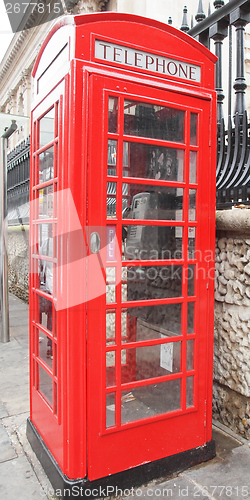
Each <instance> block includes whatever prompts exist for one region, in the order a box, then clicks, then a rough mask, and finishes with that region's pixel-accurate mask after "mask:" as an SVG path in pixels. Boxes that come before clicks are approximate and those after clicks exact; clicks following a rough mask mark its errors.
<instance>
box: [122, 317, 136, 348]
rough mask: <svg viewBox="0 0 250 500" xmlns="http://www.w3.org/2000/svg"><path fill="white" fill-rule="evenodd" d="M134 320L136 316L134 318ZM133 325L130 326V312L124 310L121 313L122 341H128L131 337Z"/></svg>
mask: <svg viewBox="0 0 250 500" xmlns="http://www.w3.org/2000/svg"><path fill="white" fill-rule="evenodd" d="M133 321H134V318H133ZM131 329H132V327H131V325H130V326H129V314H128V313H127V309H125V310H122V313H121V339H122V342H127V341H128V338H129V335H128V334H129V332H131Z"/></svg>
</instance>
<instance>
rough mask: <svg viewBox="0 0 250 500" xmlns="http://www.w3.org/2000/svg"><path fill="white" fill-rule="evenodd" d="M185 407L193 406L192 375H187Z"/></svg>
mask: <svg viewBox="0 0 250 500" xmlns="http://www.w3.org/2000/svg"><path fill="white" fill-rule="evenodd" d="M186 398H187V399H186V407H187V408H190V406H194V377H187V396H186Z"/></svg>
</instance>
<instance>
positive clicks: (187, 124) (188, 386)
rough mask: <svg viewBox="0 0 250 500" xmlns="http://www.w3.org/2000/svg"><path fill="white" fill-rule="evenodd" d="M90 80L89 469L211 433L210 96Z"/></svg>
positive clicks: (135, 459) (108, 467)
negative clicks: (207, 409)
mask: <svg viewBox="0 0 250 500" xmlns="http://www.w3.org/2000/svg"><path fill="white" fill-rule="evenodd" d="M89 89H90V93H89V95H90V101H89V110H90V112H89V117H90V118H89V120H90V123H89V127H90V135H89V145H88V147H89V155H88V225H89V227H88V228H87V233H88V235H87V236H88V238H89V240H88V241H89V261H88V278H87V287H88V288H87V298H88V302H87V358H88V359H87V380H88V387H87V408H88V410H87V419H88V424H87V428H88V437H87V439H88V444H87V446H88V477H89V479H90V480H93V479H96V478H99V477H104V476H107V475H109V474H113V473H116V472H119V471H122V470H126V469H128V468H131V467H133V466H137V465H140V464H142V463H146V462H151V461H154V460H157V459H160V458H163V457H165V456H171V455H174V454H176V453H179V452H182V451H184V450H188V449H192V448H195V447H197V446H202V445H203V444H204V443H206V442H207V441H209V440H210V439H211V435H210V433H211V414H210V410H209V412H206V402H207V401H208V402H209V405H208V406H209V407H210V406H211V386H212V385H211V384H212V370H211V366H212V347H211V346H212V335H213V331H212V327H211V325H212V316H213V314H212V309H210V307H209V303H210V301H211V298H212V294H213V291H212V290H210V287H209V286H208V276H209V272H211V269H212V262H213V251H212V250H211V248H213V242H214V236H213V224H214V220H213V216H214V215H213V214H214V198H213V197H214V192H213V189H211V188H210V178H211V177H212V174H211V169H210V168H211V165H210V162H211V154H210V145H209V134H210V130H209V126H210V125H209V123H210V122H209V116H210V113H211V110H212V103H211V101H210V100H209V98H208V97H206V96H204V97H196V96H191V95H187V94H185V91H183V90H179V91H178V90H176V88H175V90H174V91H173V90H171V89H166V90H163V89H162V88H153V87H152V85H150V84H149V85H139V84H138V85H137V84H135V83H130V82H126V81H120V80H118V79H117V80H115V79H109V78H108V77H102V76H96V75H91V76H89ZM211 185H213V184H211ZM211 200H212V201H211ZM211 288H212V287H211Z"/></svg>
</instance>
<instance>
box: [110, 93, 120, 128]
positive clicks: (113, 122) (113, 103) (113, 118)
mask: <svg viewBox="0 0 250 500" xmlns="http://www.w3.org/2000/svg"><path fill="white" fill-rule="evenodd" d="M117 113H118V97H110V98H109V124H108V131H109V132H111V133H113V134H116V132H117Z"/></svg>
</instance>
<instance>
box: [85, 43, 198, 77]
mask: <svg viewBox="0 0 250 500" xmlns="http://www.w3.org/2000/svg"><path fill="white" fill-rule="evenodd" d="M95 58H96V59H101V60H102V61H107V62H110V63H116V64H122V65H125V66H128V67H131V68H139V69H142V70H147V71H150V72H152V73H159V74H161V75H166V76H172V77H175V78H181V79H182V80H187V81H190V82H197V83H200V81H201V68H200V66H197V65H196V64H191V63H190V62H186V61H179V60H177V59H173V58H168V57H163V56H160V55H157V54H152V53H151V52H144V51H143V50H138V49H133V48H131V47H126V46H124V45H118V44H115V43H111V42H106V41H105V40H97V39H96V40H95Z"/></svg>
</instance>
